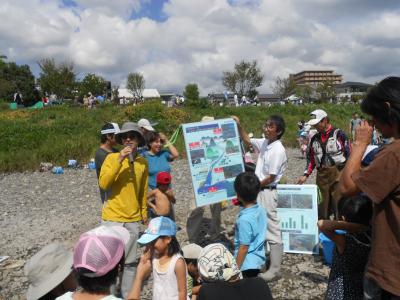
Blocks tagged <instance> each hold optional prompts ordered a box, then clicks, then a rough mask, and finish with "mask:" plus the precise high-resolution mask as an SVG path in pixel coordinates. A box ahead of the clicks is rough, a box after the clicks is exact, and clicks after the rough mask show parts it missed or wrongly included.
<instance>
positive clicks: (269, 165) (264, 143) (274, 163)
mask: <svg viewBox="0 0 400 300" xmlns="http://www.w3.org/2000/svg"><path fill="white" fill-rule="evenodd" d="M250 142H251V144H252V145H253V147H254V149H255V150H256V151H258V152H259V153H260V154H259V156H258V159H257V164H256V170H255V174H256V175H257V177H258V179H260V181H262V180H264V179H265V178H266V177H267V176H269V175H275V180H274V181H273V182H271V185H274V184H278V183H279V181H280V180H281V178H282V175H283V172H285V169H286V166H287V157H286V151H285V147H283V145H282V143H281V141H280V140H276V141H275V142H273V143H271V144H268V140H267V139H250Z"/></svg>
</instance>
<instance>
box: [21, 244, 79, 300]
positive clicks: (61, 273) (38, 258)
mask: <svg viewBox="0 0 400 300" xmlns="http://www.w3.org/2000/svg"><path fill="white" fill-rule="evenodd" d="M72 266H73V262H72V251H68V250H67V249H65V248H64V247H63V246H62V245H60V244H56V243H53V244H50V245H47V246H45V247H44V248H43V249H42V250H40V251H39V252H38V253H36V254H35V255H34V256H32V257H31V258H30V259H29V260H28V261H27V263H26V264H25V267H24V272H25V275H26V276H27V277H28V281H29V287H28V291H27V293H26V298H27V299H28V300H37V299H39V298H41V297H43V296H44V295H46V294H47V293H48V292H50V291H51V290H52V289H54V288H55V287H57V286H58V285H59V284H60V283H61V282H63V281H64V279H65V278H67V277H68V275H69V274H71V272H72Z"/></svg>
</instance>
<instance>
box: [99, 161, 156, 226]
mask: <svg viewBox="0 0 400 300" xmlns="http://www.w3.org/2000/svg"><path fill="white" fill-rule="evenodd" d="M118 158H119V153H111V154H109V155H107V157H106V159H105V160H104V163H103V165H102V167H101V171H100V177H99V186H100V188H102V189H103V190H108V189H111V193H110V196H109V197H108V200H107V201H106V202H105V203H104V205H103V211H102V216H101V217H102V219H103V220H105V221H113V222H122V223H127V222H137V221H141V220H143V219H147V201H146V200H147V199H146V198H147V190H148V180H149V167H148V164H147V161H146V160H145V159H144V158H143V157H141V156H137V157H136V159H135V162H134V164H133V168H131V166H130V163H129V161H128V159H127V158H126V159H124V160H123V161H122V163H121V164H120V163H119V162H118Z"/></svg>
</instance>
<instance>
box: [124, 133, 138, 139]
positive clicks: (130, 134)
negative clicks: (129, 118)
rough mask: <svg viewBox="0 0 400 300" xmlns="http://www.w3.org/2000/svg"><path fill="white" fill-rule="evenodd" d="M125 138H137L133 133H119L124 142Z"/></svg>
mask: <svg viewBox="0 0 400 300" xmlns="http://www.w3.org/2000/svg"><path fill="white" fill-rule="evenodd" d="M127 138H129V139H131V140H133V139H136V138H137V135H136V134H135V133H133V132H126V133H121V139H123V140H126V139H127Z"/></svg>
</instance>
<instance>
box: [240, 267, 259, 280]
mask: <svg viewBox="0 0 400 300" xmlns="http://www.w3.org/2000/svg"><path fill="white" fill-rule="evenodd" d="M259 273H260V269H248V270H245V271H242V275H243V278H251V277H257V275H258V274H259Z"/></svg>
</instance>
